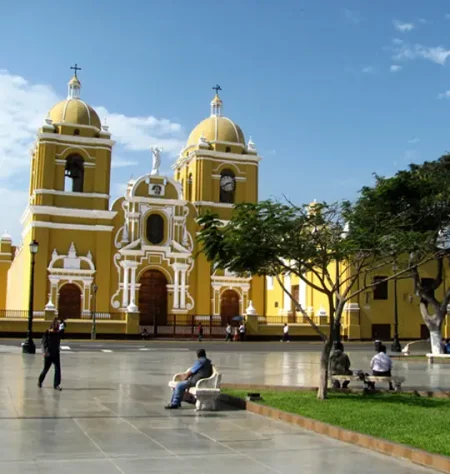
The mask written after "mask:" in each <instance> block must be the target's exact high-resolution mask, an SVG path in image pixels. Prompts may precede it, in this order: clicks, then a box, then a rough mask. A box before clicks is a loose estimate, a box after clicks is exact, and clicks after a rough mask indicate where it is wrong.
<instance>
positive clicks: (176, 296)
mask: <svg viewBox="0 0 450 474" xmlns="http://www.w3.org/2000/svg"><path fill="white" fill-rule="evenodd" d="M179 276H180V270H179V269H178V268H175V276H174V285H173V307H174V309H178V308H179V307H180V281H179Z"/></svg>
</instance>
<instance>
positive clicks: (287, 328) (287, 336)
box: [282, 323, 289, 342]
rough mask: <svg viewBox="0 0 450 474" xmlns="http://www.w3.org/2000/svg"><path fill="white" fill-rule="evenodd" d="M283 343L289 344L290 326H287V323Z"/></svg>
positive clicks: (284, 328)
mask: <svg viewBox="0 0 450 474" xmlns="http://www.w3.org/2000/svg"><path fill="white" fill-rule="evenodd" d="M282 341H283V342H289V326H288V325H287V323H284V327H283V339H282Z"/></svg>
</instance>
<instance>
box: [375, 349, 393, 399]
mask: <svg viewBox="0 0 450 474" xmlns="http://www.w3.org/2000/svg"><path fill="white" fill-rule="evenodd" d="M370 368H371V369H372V375H374V376H375V377H391V370H392V360H391V358H390V357H389V356H388V355H387V354H386V346H385V345H382V344H381V345H380V346H379V352H378V354H375V355H374V356H373V357H372V360H371V361H370ZM369 386H370V388H372V389H374V388H375V383H374V382H371V383H370V385H369ZM389 390H394V387H393V386H392V384H391V383H390V382H389Z"/></svg>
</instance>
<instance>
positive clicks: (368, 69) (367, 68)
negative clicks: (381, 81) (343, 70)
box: [361, 66, 375, 74]
mask: <svg viewBox="0 0 450 474" xmlns="http://www.w3.org/2000/svg"><path fill="white" fill-rule="evenodd" d="M361 72H363V73H364V74H372V73H373V72H375V69H374V67H373V66H365V67H363V68H362V69H361Z"/></svg>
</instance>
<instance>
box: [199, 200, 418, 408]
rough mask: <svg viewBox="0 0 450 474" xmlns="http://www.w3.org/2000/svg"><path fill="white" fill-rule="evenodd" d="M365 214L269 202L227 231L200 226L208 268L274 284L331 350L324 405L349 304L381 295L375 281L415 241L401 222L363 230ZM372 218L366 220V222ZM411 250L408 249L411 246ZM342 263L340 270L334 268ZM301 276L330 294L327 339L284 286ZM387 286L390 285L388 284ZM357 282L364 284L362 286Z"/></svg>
mask: <svg viewBox="0 0 450 474" xmlns="http://www.w3.org/2000/svg"><path fill="white" fill-rule="evenodd" d="M362 213H363V207H362V206H360V208H359V209H358V213H356V214H355V212H354V206H353V205H352V204H351V203H349V202H345V203H342V204H339V203H338V204H327V203H315V204H313V205H304V206H295V205H294V204H292V203H287V204H280V203H277V202H272V201H262V202H259V203H256V204H247V203H245V204H239V205H237V206H236V207H235V209H234V212H233V216H232V219H231V220H230V221H229V222H228V223H227V224H226V225H223V223H222V222H221V221H220V220H219V219H218V217H217V216H216V215H214V214H211V213H206V214H204V215H203V216H202V217H201V218H200V222H199V223H200V225H201V231H200V234H199V237H198V238H199V241H200V243H201V244H202V251H203V252H204V253H205V254H206V256H207V258H208V260H209V261H211V262H213V263H214V264H215V265H217V266H218V267H220V268H223V269H225V268H227V269H229V270H230V271H233V272H236V273H238V274H244V273H251V274H253V275H271V276H275V277H276V278H277V280H278V282H279V283H280V285H281V287H282V288H283V290H284V291H285V292H286V293H287V294H288V295H289V296H290V298H291V300H292V301H293V302H294V305H295V308H296V310H297V311H299V312H301V313H302V315H303V316H304V317H305V318H306V320H307V321H309V323H310V324H311V326H312V327H313V328H314V329H315V331H316V332H317V334H318V335H319V336H320V337H321V338H322V340H323V342H324V345H323V350H322V354H321V364H320V384H319V390H318V398H320V399H324V398H326V397H327V379H328V363H329V356H330V352H331V347H332V343H333V334H334V333H335V331H336V328H339V327H340V321H341V317H342V313H343V311H344V307H345V304H346V303H348V302H349V301H351V300H352V299H353V298H355V297H356V296H357V295H358V294H359V293H361V292H363V291H367V290H368V289H369V288H372V287H374V286H375V285H376V284H379V283H381V282H380V281H378V282H374V281H372V278H371V274H372V273H373V272H374V271H375V270H377V269H379V268H382V267H383V266H385V265H387V264H389V263H392V262H393V261H394V259H395V255H396V252H397V250H398V249H399V248H403V246H405V242H402V241H403V240H405V239H406V240H408V238H409V237H410V236H409V234H407V233H403V232H398V231H397V230H398V225H399V222H400V219H397V220H387V219H383V220H380V222H379V223H378V224H377V232H373V229H374V226H373V225H372V224H371V225H370V226H367V227H364V225H359V223H358V220H360V221H361V224H364V222H365V221H364V219H363V218H362V217H363V216H362ZM366 217H367V216H366ZM408 245H409V241H408ZM336 261H337V262H339V263H340V265H339V267H338V268H339V269H338V270H337V271H336V270H334V271H333V268H334V269H336V265H335V262H336ZM421 263H422V260H421V259H419V260H416V261H414V263H412V262H409V261H408V262H407V265H406V266H404V267H403V268H402V270H400V271H399V272H397V273H396V274H395V275H392V276H390V277H388V278H386V280H388V279H391V278H394V277H395V276H398V275H402V274H404V273H406V272H408V271H410V270H411V267H412V266H414V267H416V266H418V265H419V264H421ZM283 274H294V275H297V276H298V277H299V278H300V279H301V280H303V281H304V282H305V283H306V284H307V285H308V286H310V287H312V288H314V289H315V290H317V291H320V292H321V293H323V294H325V295H326V296H327V300H328V314H329V327H328V330H327V331H323V330H322V329H321V328H320V327H319V326H317V325H316V324H315V322H314V321H313V320H312V319H311V318H310V316H309V315H308V313H307V312H306V311H305V308H303V307H302V306H301V305H300V304H299V303H298V302H297V301H295V299H294V297H293V295H292V294H290V293H289V292H288V290H287V289H286V287H285V286H284V285H283V280H282V278H280V275H283ZM386 280H383V281H386ZM357 282H358V284H356V283H357Z"/></svg>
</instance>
